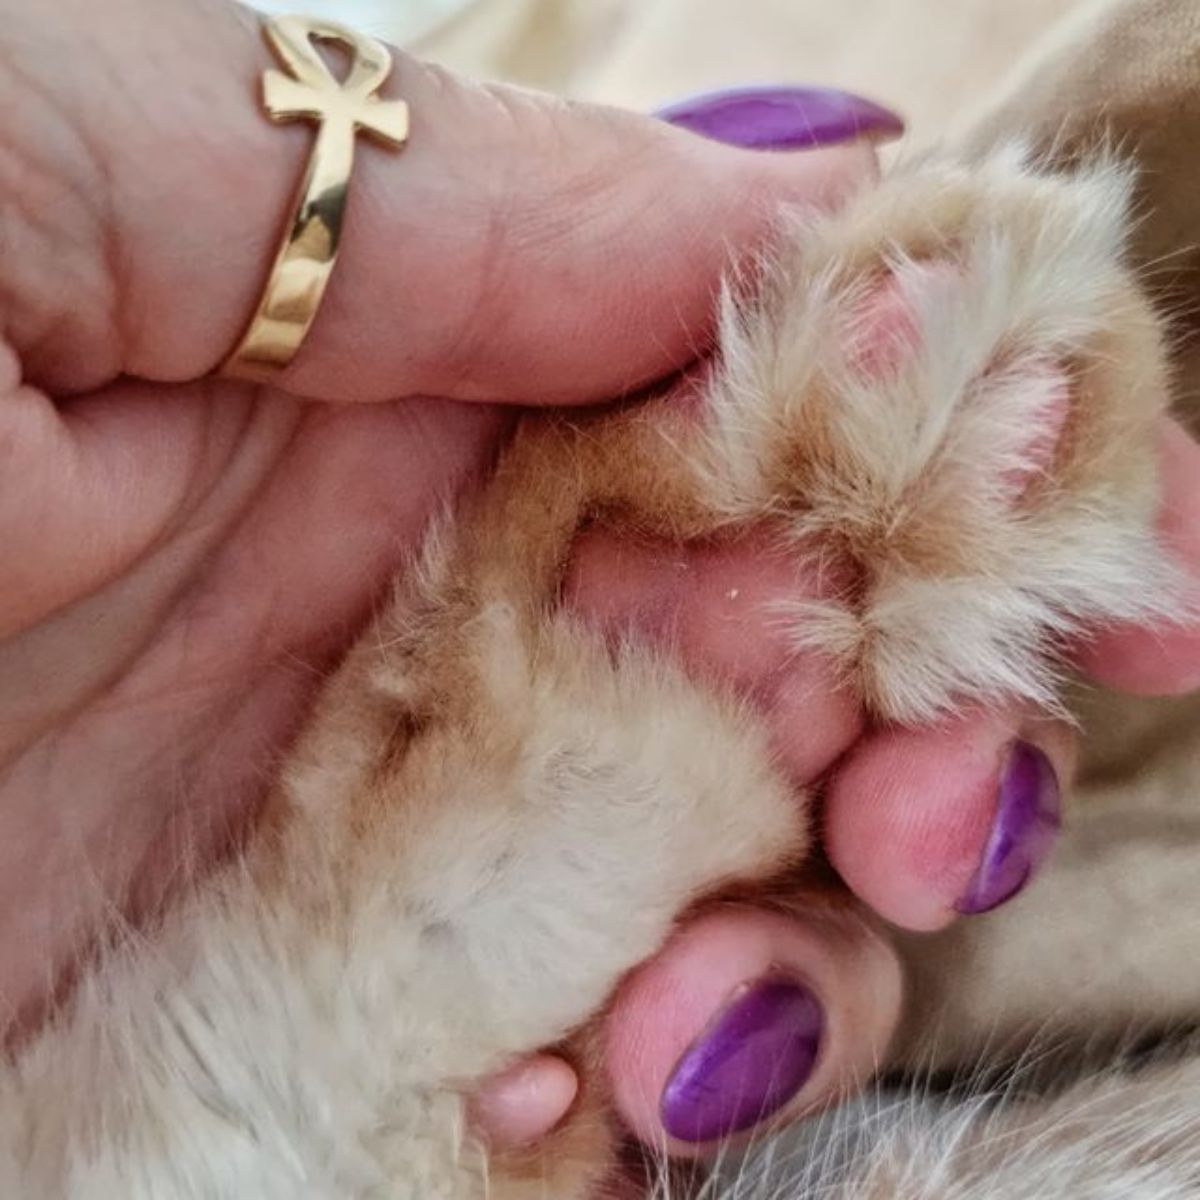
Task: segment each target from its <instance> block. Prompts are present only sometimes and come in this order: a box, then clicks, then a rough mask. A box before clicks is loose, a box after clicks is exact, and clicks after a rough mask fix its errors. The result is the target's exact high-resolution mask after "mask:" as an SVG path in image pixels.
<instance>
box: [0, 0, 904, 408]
mask: <svg viewBox="0 0 1200 1200" xmlns="http://www.w3.org/2000/svg"><path fill="white" fill-rule="evenodd" d="M0 14H2V15H3V17H4V21H3V24H0V97H5V96H7V97H8V98H9V99H12V100H14V101H19V102H18V103H14V104H6V105H5V108H6V111H7V112H9V113H10V119H9V121H8V123H7V124H8V129H7V131H6V133H7V140H8V141H9V143H10V146H9V148H10V151H11V153H10V155H9V156H8V157H9V164H10V165H9V168H8V169H9V170H13V171H19V172H20V175H19V177H14V179H12V180H11V181H6V183H5V187H4V190H5V193H6V194H7V195H9V196H10V198H11V197H15V198H16V200H15V204H11V205H10V206H8V207H7V208H6V209H4V210H0V244H2V245H4V246H5V247H6V250H7V252H6V262H5V275H6V278H5V281H4V284H5V286H4V287H3V289H0V320H3V322H4V327H5V329H6V331H7V337H8V338H9V340H10V343H11V344H12V346H13V348H14V349H15V350H16V352H17V354H18V356H19V357H20V359H21V360H22V364H23V369H24V372H25V377H26V379H27V380H28V381H29V382H32V383H34V384H38V385H40V386H41V387H43V388H45V389H47V390H51V391H58V392H62V391H83V390H88V389H91V388H95V387H98V386H100V385H101V384H103V383H106V382H108V381H109V380H111V379H113V378H115V377H116V376H118V375H121V374H124V375H132V376H137V377H141V378H145V379H150V380H156V381H179V380H187V379H194V378H197V377H200V376H203V375H205V374H207V373H209V372H211V371H213V370H215V369H217V368H218V367H219V365H220V364H221V362H222V361H223V360H224V358H225V356H226V355H227V354H228V353H229V351H230V350H231V349H232V347H233V346H234V345H235V344H236V342H237V341H238V338H239V336H240V334H241V332H242V331H243V329H244V328H245V325H246V322H247V320H248V318H249V316H250V314H251V313H252V312H253V310H254V307H255V305H256V303H257V301H258V298H259V296H260V295H261V293H262V289H263V287H264V286H265V283H266V279H267V277H268V274H269V271H270V266H271V263H272V261H273V257H274V254H275V250H276V246H277V244H278V241H279V238H280V237H281V234H282V230H283V228H284V225H285V223H286V222H287V220H289V219H290V217H291V215H292V210H293V205H294V195H295V189H296V185H297V181H298V179H299V178H300V176H301V174H302V172H303V169H304V163H305V161H306V159H307V156H308V154H309V151H310V148H311V144H312V138H313V131H312V127H311V126H310V125H308V124H304V123H294V124H288V125H275V124H271V123H269V122H268V121H267V120H266V118H265V117H264V115H263V113H262V111H261V107H260V104H259V98H258V91H259V80H260V78H261V75H262V72H263V70H264V69H265V68H268V67H271V66H276V67H278V65H279V64H277V63H275V62H274V60H273V57H272V55H271V53H270V51H269V49H268V47H267V45H266V43H265V41H264V39H263V37H262V28H261V26H262V18H261V17H259V16H258V15H257V14H254V13H252V12H250V11H249V10H246V9H242V8H240V7H236V6H234V5H231V4H227V3H223V2H220V0H109V2H107V3H102V4H96V3H94V2H93V0H61V2H60V3H57V4H55V5H51V6H29V5H25V4H24V3H23V2H22V0H0ZM773 94H774V95H775V99H776V101H777V102H776V103H773V104H770V105H768V107H769V108H770V110H771V111H770V113H769V114H767V115H766V116H763V115H762V113H763V111H764V110H762V108H761V101H762V95H761V94H758V93H756V94H753V95H749V97H748V98H747V97H743V98H742V99H743V101H744V103H743V102H742V101H739V100H738V98H737V96H736V95H735V96H734V97H733V98H729V97H726V98H725V99H724V100H723V101H722V102H721V103H720V104H718V105H716V107H715V108H714V109H713V111H712V113H710V114H709V115H710V116H712V117H713V120H712V121H710V122H708V125H707V127H706V122H705V120H703V119H699V120H696V119H691V118H693V117H695V112H684V113H682V115H681V116H680V119H679V124H681V125H690V126H691V127H692V128H694V129H698V130H700V131H702V132H706V133H708V134H710V136H709V137H707V138H705V137H697V136H695V134H694V133H693V132H689V131H687V130H685V129H681V128H676V127H672V125H670V124H668V123H666V122H663V121H658V120H654V119H651V118H649V117H645V116H639V115H636V114H633V113H626V112H621V111H618V110H614V109H608V108H602V107H598V106H592V105H585V104H576V103H570V102H566V101H562V100H559V99H555V98H552V97H549V96H545V95H540V94H536V93H533V92H528V91H524V90H519V89H515V88H511V87H503V86H499V85H486V84H473V83H469V82H466V81H464V80H461V79H459V78H457V77H455V76H453V75H451V74H448V73H447V72H445V71H443V70H440V69H438V68H436V67H432V66H428V65H426V64H423V63H420V62H418V61H416V60H414V59H412V58H410V57H408V56H406V55H404V54H401V53H399V52H396V54H395V66H394V69H393V71H392V74H391V76H390V78H389V80H388V82H387V83H386V84H385V85H384V86H383V88H382V90H381V95H382V96H383V97H384V98H388V99H394V98H403V99H404V100H406V101H407V103H408V106H409V110H410V114H411V129H410V135H409V139H408V142H407V144H406V145H405V147H404V148H403V149H402V150H400V151H391V150H388V149H384V148H381V147H379V146H376V145H374V144H371V143H370V142H368V141H367V140H365V139H362V138H360V139H359V145H358V147H357V151H356V158H355V166H354V171H353V175H352V178H351V182H350V188H349V197H348V204H347V212H346V218H345V224H344V228H343V232H342V241H341V255H340V258H339V260H338V262H337V264H336V267H335V269H334V272H333V277H332V279H331V282H330V284H329V288H328V291H327V293H326V295H325V299H324V302H323V304H322V307H321V309H320V310H319V312H318V314H317V317H316V321H315V323H314V325H313V328H312V329H311V331H310V333H309V335H308V337H307V339H306V341H305V343H304V344H303V346H302V347H301V349H300V351H299V353H298V354H297V356H296V358H295V360H294V361H293V363H292V364H291V366H290V367H288V368H287V369H286V370H285V371H284V372H283V373H282V374H281V375H280V376H279V377H278V383H279V386H281V387H282V388H284V389H285V390H288V391H291V392H293V393H295V394H298V395H302V396H306V397H312V398H320V399H325V400H377V399H388V398H394V397H398V396H405V395H411V394H437V395H442V396H448V397H452V398H457V399H489V400H516V401H523V402H578V401H587V400H594V399H599V398H602V397H605V396H609V395H613V394H616V393H618V392H622V391H626V390H629V389H632V388H635V387H637V386H639V385H641V384H644V383H645V382H647V381H649V380H651V379H653V378H655V377H657V376H660V375H662V374H664V373H666V372H668V371H670V370H672V369H675V368H677V367H680V366H682V365H684V364H685V363H686V362H687V361H688V360H689V359H690V358H691V357H693V356H694V355H695V354H696V353H697V352H698V351H699V350H700V349H702V348H703V346H704V344H705V340H706V338H707V337H708V336H709V333H710V328H709V327H710V322H711V319H712V312H713V297H714V294H715V291H716V289H717V286H718V284H719V280H720V277H721V274H722V272H723V271H724V270H725V269H726V268H727V267H728V265H729V264H730V261H731V259H732V257H733V256H735V255H736V254H737V253H738V252H739V251H744V250H745V249H746V248H747V247H750V246H752V245H754V244H755V243H756V242H757V241H758V240H760V239H761V238H762V237H763V236H764V235H765V234H766V233H767V232H768V230H769V229H770V227H771V223H772V221H773V219H774V217H775V214H776V212H777V210H778V208H779V206H780V205H781V204H783V203H785V202H786V203H792V204H796V203H799V204H811V205H818V206H828V205H832V204H835V203H836V202H837V201H838V199H839V198H840V197H842V196H844V195H845V194H846V193H847V192H848V191H851V190H853V189H854V188H855V187H857V186H858V185H859V184H861V183H862V181H863V180H864V179H867V178H869V177H870V175H871V173H872V171H873V168H874V156H873V151H872V149H871V147H870V145H869V141H870V138H869V137H866V138H856V137H855V135H856V134H860V133H866V134H870V133H872V132H878V131H879V130H880V129H882V128H884V127H886V126H887V124H888V118H887V114H884V116H883V117H882V118H881V117H878V116H877V115H876V116H873V115H872V114H871V113H870V112H869V111H866V120H865V122H863V123H861V124H860V125H855V124H854V123H853V122H851V123H850V124H846V123H845V122H843V123H841V124H840V125H839V124H837V123H836V122H835V123H834V125H833V126H830V128H829V130H828V131H827V136H826V137H825V138H824V140H827V141H828V140H836V139H837V138H853V139H854V140H852V141H850V142H848V143H847V144H844V145H840V146H837V147H834V148H822V149H813V150H809V151H806V152H805V153H800V154H779V153H774V154H772V153H761V152H755V151H752V150H748V149H744V148H738V147H737V146H731V145H729V144H727V143H728V142H730V141H733V142H738V141H740V142H742V143H743V145H756V146H763V145H767V146H777V147H781V148H790V147H793V146H795V145H797V144H798V138H797V134H798V133H803V127H804V126H806V125H807V126H808V127H809V134H810V135H811V134H812V132H813V130H812V125H813V121H814V119H817V120H818V121H819V120H820V119H823V118H822V116H821V113H820V112H819V111H818V110H817V109H814V108H813V107H812V104H815V103H817V101H816V100H814V101H812V102H811V103H810V105H809V107H808V108H807V109H806V108H805V102H804V99H803V95H802V94H798V93H797V94H793V93H790V92H788V91H783V92H779V93H773ZM756 97H757V98H756ZM780 97H782V105H781V103H779V102H778V101H779V99H780ZM789 97H790V99H789ZM739 104H741V107H740V108H739ZM730 105H732V106H733V107H732V108H730ZM756 105H757V106H758V107H757V108H756ZM789 105H791V108H792V109H793V113H792V116H791V117H790V118H789V117H788V116H787V112H786V110H787V109H788V107H789ZM697 111H700V113H701V117H703V116H704V114H705V112H707V111H708V110H706V109H705V108H704V106H703V104H702V105H701V107H700V109H699V110H697ZM864 111H865V110H864ZM756 112H758V113H759V115H758V116H756V115H755V113H756ZM13 114H15V115H13ZM781 114H782V115H781ZM781 120H782V121H783V127H780V126H779V122H780V121H781ZM789 120H790V122H791V126H790V132H789V127H788V122H789ZM739 122H740V124H739ZM835 126H836V127H835ZM739 128H741V129H743V130H744V132H739ZM818 133H819V131H818ZM713 137H718V138H724V139H725V141H724V142H718V141H714V140H712V138H713ZM821 140H822V137H820V136H809V138H808V141H809V142H810V143H811V142H819V141H821ZM2 171H3V168H0V172H2Z"/></svg>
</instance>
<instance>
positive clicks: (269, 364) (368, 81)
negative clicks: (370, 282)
mask: <svg viewBox="0 0 1200 1200" xmlns="http://www.w3.org/2000/svg"><path fill="white" fill-rule="evenodd" d="M264 32H265V35H266V39H267V42H268V44H269V45H270V47H271V49H272V50H274V52H275V55H276V57H277V58H278V59H279V61H280V63H281V64H282V65H283V66H284V67H285V68H286V69H287V72H288V73H287V74H284V72H282V71H276V70H267V71H265V72H263V93H262V98H263V107H264V109H265V110H266V113H267V116H268V117H269V118H270V119H271V120H272V121H298V120H299V121H313V122H315V123H316V124H317V127H318V128H317V136H316V138H315V140H314V141H313V148H312V154H311V155H310V156H309V160H308V166H307V169H306V170H305V172H304V179H303V181H302V182H301V185H300V195H299V200H298V202H297V205H296V209H295V213H294V215H293V216H292V219H291V221H290V223H289V225H288V227H287V231H286V233H285V234H284V237H283V241H282V243H281V245H280V247H279V253H278V254H276V256H275V264H274V266H273V267H272V268H271V274H270V277H269V278H268V280H267V286H266V288H265V289H264V290H263V294H262V299H261V300H260V301H259V304H258V308H257V309H256V310H255V312H254V316H253V318H252V319H251V321H250V324H249V326H248V327H247V329H246V332H245V333H244V334H243V335H242V339H241V341H240V342H239V343H238V345H237V348H236V349H235V350H234V351H233V353H232V354H230V356H229V357H228V358H227V359H226V360H225V362H224V363H223V364H222V366H221V371H222V373H223V374H225V375H232V376H236V377H237V378H239V379H255V380H260V381H262V380H267V379H270V378H271V377H272V376H274V375H275V374H276V373H277V372H279V371H281V370H282V369H283V368H284V367H286V366H287V365H288V363H290V362H291V361H292V359H293V358H294V357H295V354H296V351H297V350H299V349H300V346H301V344H302V343H303V342H304V338H305V335H306V334H307V333H308V331H309V328H310V327H311V325H312V323H313V319H314V318H315V317H316V315H317V309H318V308H319V307H320V304H321V297H322V296H323V295H324V294H325V287H326V285H327V284H328V282H329V276H330V274H331V273H332V271H333V265H334V263H335V262H336V260H337V252H338V239H339V237H340V235H341V231H342V217H343V215H344V213H345V209H346V192H347V190H348V188H349V186H350V173H351V170H352V169H353V166H354V143H355V139H356V137H357V135H358V133H359V132H360V131H361V132H363V133H367V134H371V135H372V136H374V137H375V138H377V139H378V140H379V141H380V142H382V143H383V144H384V145H386V146H390V147H392V148H394V149H398V148H399V147H401V146H403V145H404V143H405V141H406V140H407V138H408V105H407V104H405V103H404V101H403V100H381V99H380V98H379V97H378V96H377V95H376V92H378V91H379V88H380V87H381V86H382V85H383V82H384V80H386V79H387V77H388V75H389V74H390V72H391V69H392V56H391V53H390V52H389V50H388V48H387V47H386V46H385V45H384V44H383V43H382V42H378V41H376V40H375V39H374V38H369V37H365V36H364V35H363V34H360V33H357V32H355V31H354V30H353V29H347V28H346V27H345V26H344V25H339V24H337V23H336V22H334V21H325V20H321V19H319V18H313V17H300V16H289V17H278V18H275V19H273V20H268V21H266V22H265V27H264ZM317 42H333V43H336V44H338V45H340V46H341V47H342V48H343V49H344V50H346V51H347V52H348V54H349V55H350V56H351V59H350V69H349V71H348V72H347V74H346V77H345V79H341V80H339V79H338V78H337V77H336V76H335V75H334V74H333V72H332V71H331V70H330V69H329V67H328V66H327V65H326V63H325V60H324V59H323V58H322V57H321V54H320V51H319V50H318V49H317V47H316V43H317Z"/></svg>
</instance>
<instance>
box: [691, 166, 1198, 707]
mask: <svg viewBox="0 0 1200 1200" xmlns="http://www.w3.org/2000/svg"><path fill="white" fill-rule="evenodd" d="M1131 185H1132V181H1131V173H1130V172H1129V171H1128V170H1127V169H1126V168H1125V167H1123V166H1121V165H1119V164H1117V163H1116V162H1114V161H1108V160H1102V161H1100V162H1098V163H1096V164H1095V165H1093V166H1091V167H1089V168H1087V169H1085V170H1082V171H1078V172H1075V173H1073V174H1056V173H1054V172H1052V171H1050V170H1046V169H1042V168H1040V167H1039V166H1037V165H1036V164H1029V163H1027V162H1026V161H1024V160H1023V158H1022V156H1021V155H1020V153H1019V152H1018V151H1016V150H1012V151H1007V152H1004V153H1000V154H996V155H993V156H992V157H990V158H988V159H986V160H984V161H982V162H976V163H971V164H962V165H959V164H941V163H936V162H935V163H929V164H925V165H919V166H914V167H912V168H910V169H905V170H900V171H898V172H896V173H895V174H893V175H892V176H891V177H890V178H888V179H886V180H885V181H884V182H883V183H882V184H881V185H880V187H879V188H878V189H877V190H874V191H872V192H870V193H868V194H864V195H863V196H861V197H860V198H859V199H858V200H857V201H856V202H854V203H853V204H852V205H851V206H850V207H849V209H848V210H846V211H845V212H843V213H839V214H836V215H834V216H829V217H823V218H820V219H817V220H815V221H810V222H808V223H807V224H805V225H803V226H801V227H799V228H798V229H797V230H796V232H795V236H794V237H792V238H790V239H789V240H787V241H786V242H785V244H784V246H783V248H782V250H781V251H780V253H779V255H778V257H777V259H776V260H775V261H774V262H773V263H771V264H770V265H769V267H768V268H767V271H766V281H765V283H764V284H763V285H762V286H760V288H759V289H758V291H757V292H756V294H755V296H754V298H753V299H752V300H751V301H750V302H749V303H748V304H747V305H745V306H743V307H742V308H741V309H738V308H735V307H733V306H731V307H730V310H729V312H728V315H727V319H726V322H725V328H724V342H723V352H724V367H723V370H722V371H721V372H720V373H718V374H717V375H716V377H715V380H714V386H713V387H712V389H711V392H710V395H709V397H708V401H709V416H708V419H707V422H706V433H707V437H706V442H705V446H704V449H703V452H702V454H701V456H700V463H701V469H702V473H703V478H704V490H705V493H706V496H707V498H708V500H709V502H710V503H711V504H712V506H713V507H714V508H715V509H716V510H717V511H718V512H720V513H721V514H722V515H723V516H724V517H725V519H727V520H729V521H734V522H742V521H750V520H754V519H757V518H759V517H761V516H762V515H763V514H764V513H774V514H786V520H787V522H788V525H789V528H790V531H791V533H792V534H793V535H794V536H795V537H796V538H797V539H798V540H802V541H803V544H805V545H808V546H811V545H814V544H815V545H818V546H820V548H821V549H820V553H821V554H822V555H823V556H828V557H830V558H833V559H834V560H836V561H837V562H838V563H839V564H840V565H841V566H842V568H843V569H846V570H849V571H850V572H852V573H853V575H854V577H855V579H856V582H855V583H854V585H853V586H852V587H850V588H848V589H847V591H846V593H845V595H844V596H843V597H842V598H841V599H840V600H839V601H837V602H833V603H822V604H813V603H804V604H799V605H796V606H795V611H794V622H793V628H794V636H795V640H796V642H797V644H799V645H806V646H811V647H818V648H820V649H822V650H824V651H826V652H828V653H830V654H831V655H833V656H834V657H835V658H836V659H837V660H838V661H839V662H841V663H842V664H843V666H844V667H845V669H846V671H847V673H848V674H849V675H850V676H851V677H852V678H853V680H854V681H855V683H856V684H857V685H858V687H859V688H860V690H861V692H862V694H863V696H864V697H865V698H866V700H867V702H868V704H869V705H870V706H871V707H872V708H873V709H874V711H875V712H877V713H878V714H879V715H881V716H883V717H886V718H889V719H895V720H903V721H921V720H927V719H930V718H933V717H936V716H939V715H943V714H945V713H947V712H949V711H952V710H953V709H955V708H958V707H961V706H962V705H963V704H965V703H973V702H980V703H984V704H990V703H993V702H996V701H997V700H999V699H1002V698H1007V699H1015V700H1024V701H1031V702H1034V703H1037V704H1040V705H1043V706H1049V707H1056V706H1057V703H1058V695H1057V692H1058V683H1059V682H1060V674H1061V668H1062V666H1063V663H1064V659H1065V655H1066V654H1067V652H1068V650H1069V648H1070V644H1071V643H1072V641H1074V640H1077V639H1078V638H1079V637H1080V636H1081V635H1082V634H1084V633H1085V632H1086V631H1087V630H1089V629H1095V628H1097V627H1099V626H1102V625H1103V624H1105V623H1106V622H1115V621H1127V620H1145V619H1149V618H1162V617H1170V616H1173V615H1178V612H1179V608H1180V595H1179V591H1178V588H1177V579H1176V576H1175V573H1174V571H1173V569H1172V567H1171V566H1170V564H1169V562H1168V560H1167V556H1166V555H1165V554H1164V553H1163V551H1162V550H1161V548H1160V547H1159V545H1158V542H1157V540H1156V537H1155V535H1154V532H1153V526H1154V518H1155V515H1156V511H1157V506H1158V473H1157V444H1156V440H1155V438H1156V431H1157V428H1158V419H1159V417H1160V415H1161V414H1162V413H1163V411H1164V410H1165V406H1166V403H1167V396H1168V384H1167V374H1166V367H1165V355H1164V349H1163V345H1162V336H1161V332H1160V324H1159V321H1158V320H1157V318H1156V316H1155V314H1154V313H1153V312H1152V310H1151V308H1150V306H1149V304H1148V302H1147V301H1146V299H1145V298H1144V296H1143V294H1142V292H1141V291H1140V289H1139V287H1138V285H1137V281H1136V279H1135V278H1134V276H1133V274H1132V273H1131V271H1130V270H1129V269H1128V268H1127V267H1126V266H1125V264H1124V242H1125V238H1126V234H1127V230H1128V226H1129V223H1130V214H1129V198H1130V192H1131Z"/></svg>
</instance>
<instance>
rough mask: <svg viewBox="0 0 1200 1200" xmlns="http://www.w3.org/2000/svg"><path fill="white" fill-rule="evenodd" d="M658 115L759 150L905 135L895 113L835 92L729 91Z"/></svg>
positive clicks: (720, 139) (801, 89) (796, 89)
mask: <svg viewBox="0 0 1200 1200" xmlns="http://www.w3.org/2000/svg"><path fill="white" fill-rule="evenodd" d="M656 115H657V116H659V117H661V118H662V119H663V120H664V121H667V122H669V123H670V124H672V125H678V126H680V127H681V128H683V129H690V130H691V131H692V132H693V133H699V134H701V135H703V136H704V137H707V138H712V139H713V141H717V142H728V143H729V144H730V145H732V146H746V147H749V148H750V149H755V150H802V149H807V148H810V147H813V146H832V145H834V144H836V143H838V142H852V141H855V140H856V139H858V138H864V137H866V138H874V139H876V140H883V139H885V138H894V137H899V136H900V134H902V133H903V132H904V122H903V121H902V120H901V119H900V118H899V117H898V116H896V114H895V113H894V112H889V111H888V109H886V108H884V107H883V106H882V105H879V104H876V103H875V102H874V101H873V100H867V99H865V98H864V97H862V96H855V95H853V94H852V93H850V92H839V91H837V90H836V89H834V88H819V87H742V88H727V89H725V90H723V91H719V92H704V93H702V94H700V95H698V96H690V97H688V98H686V99H684V100H677V101H676V102H675V103H674V104H668V105H667V106H666V107H665V108H660V109H659V110H658V112H657V113H656Z"/></svg>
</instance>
